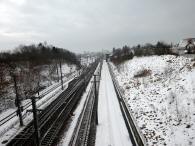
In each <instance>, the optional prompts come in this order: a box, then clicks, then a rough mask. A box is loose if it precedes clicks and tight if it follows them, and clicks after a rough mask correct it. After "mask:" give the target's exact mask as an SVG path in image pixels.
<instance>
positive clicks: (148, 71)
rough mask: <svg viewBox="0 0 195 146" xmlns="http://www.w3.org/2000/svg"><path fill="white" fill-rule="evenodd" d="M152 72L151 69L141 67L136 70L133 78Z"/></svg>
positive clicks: (148, 74)
mask: <svg viewBox="0 0 195 146" xmlns="http://www.w3.org/2000/svg"><path fill="white" fill-rule="evenodd" d="M151 74H152V71H151V70H149V69H143V70H141V71H138V72H137V73H136V74H135V75H134V78H140V77H146V76H150V75H151Z"/></svg>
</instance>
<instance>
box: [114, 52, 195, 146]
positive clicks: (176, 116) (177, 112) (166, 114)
mask: <svg viewBox="0 0 195 146" xmlns="http://www.w3.org/2000/svg"><path fill="white" fill-rule="evenodd" d="M112 67H113V70H114V73H115V76H116V79H117V80H118V82H119V85H120V86H121V88H122V89H123V90H124V97H125V100H126V101H127V102H128V104H129V107H130V109H131V111H132V114H133V115H134V117H135V119H136V120H137V123H138V126H139V127H140V129H141V131H142V133H143V135H144V136H145V138H146V140H147V143H148V145H157V146H159V145H169V146H174V145H182V146H186V145H195V60H193V59H189V58H185V57H175V56H170V55H169V56H152V57H141V58H134V59H132V60H129V61H127V62H125V63H123V64H121V65H116V66H115V65H113V64H112Z"/></svg>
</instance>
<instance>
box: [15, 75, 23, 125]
mask: <svg viewBox="0 0 195 146" xmlns="http://www.w3.org/2000/svg"><path fill="white" fill-rule="evenodd" d="M12 77H13V80H14V88H15V94H16V100H15V104H16V106H17V107H18V110H17V115H18V116H19V121H20V126H24V123H23V119H22V108H21V102H20V99H19V95H18V87H17V81H16V75H15V74H14V73H13V74H12Z"/></svg>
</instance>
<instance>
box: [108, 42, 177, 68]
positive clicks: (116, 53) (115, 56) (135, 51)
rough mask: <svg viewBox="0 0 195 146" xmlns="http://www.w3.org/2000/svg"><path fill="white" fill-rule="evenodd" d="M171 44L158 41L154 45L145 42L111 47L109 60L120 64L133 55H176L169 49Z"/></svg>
mask: <svg viewBox="0 0 195 146" xmlns="http://www.w3.org/2000/svg"><path fill="white" fill-rule="evenodd" d="M171 47H172V45H171V44H167V43H164V42H161V41H158V42H157V43H156V44H155V45H153V44H150V43H147V44H144V45H140V44H138V45H137V46H133V47H129V46H126V45H125V46H123V47H122V48H117V49H115V48H113V50H112V55H111V60H112V61H113V62H114V63H116V64H120V63H121V62H123V61H125V60H129V59H132V58H133V57H134V56H137V57H141V56H151V55H166V54H171V55H176V54H174V53H173V52H172V50H171Z"/></svg>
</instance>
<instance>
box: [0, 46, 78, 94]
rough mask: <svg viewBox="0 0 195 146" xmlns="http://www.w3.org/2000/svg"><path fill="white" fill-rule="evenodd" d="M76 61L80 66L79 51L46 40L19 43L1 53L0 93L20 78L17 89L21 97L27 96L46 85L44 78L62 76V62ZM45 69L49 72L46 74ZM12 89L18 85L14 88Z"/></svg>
mask: <svg viewBox="0 0 195 146" xmlns="http://www.w3.org/2000/svg"><path fill="white" fill-rule="evenodd" d="M63 63H66V64H75V65H76V66H77V67H78V68H79V67H80V61H79V59H78V58H77V56H76V54H74V53H73V52H70V51H68V50H66V49H63V48H59V47H56V46H53V45H48V44H47V43H39V44H32V45H20V46H19V47H17V48H16V49H14V50H13V51H12V52H11V51H10V52H8V51H7V52H1V53H0V95H1V97H3V95H4V94H5V93H7V92H10V91H7V89H9V88H11V87H12V88H13V84H14V80H15V81H16V82H17V87H16V88H17V91H18V94H20V97H21V98H25V97H27V96H29V95H30V94H33V93H34V92H36V91H39V90H41V89H42V88H43V85H41V82H42V81H44V80H46V79H45V78H49V79H52V80H56V81H59V80H60V71H59V68H60V70H61V65H62V64H63ZM42 72H48V74H49V75H48V76H49V77H47V76H43V75H42ZM12 90H13V91H14V90H15V89H12Z"/></svg>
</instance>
